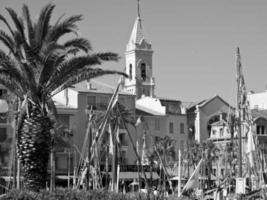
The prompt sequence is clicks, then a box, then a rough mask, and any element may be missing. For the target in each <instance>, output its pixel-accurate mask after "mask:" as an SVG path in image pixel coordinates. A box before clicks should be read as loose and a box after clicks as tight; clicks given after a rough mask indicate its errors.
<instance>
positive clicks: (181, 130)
mask: <svg viewBox="0 0 267 200" xmlns="http://www.w3.org/2000/svg"><path fill="white" fill-rule="evenodd" d="M180 133H181V134H183V133H184V123H180Z"/></svg>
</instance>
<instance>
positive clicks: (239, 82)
mask: <svg viewBox="0 0 267 200" xmlns="http://www.w3.org/2000/svg"><path fill="white" fill-rule="evenodd" d="M241 67H242V66H241V57H240V51H239V47H237V49H236V69H237V133H238V144H239V145H238V146H239V149H238V150H239V153H238V155H239V156H238V158H239V159H238V169H239V170H238V176H239V177H242V133H241V117H242V116H241V114H242V112H241V101H242V99H241V96H242V87H243V84H244V83H243V77H242V74H241Z"/></svg>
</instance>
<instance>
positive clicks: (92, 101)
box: [87, 96, 96, 109]
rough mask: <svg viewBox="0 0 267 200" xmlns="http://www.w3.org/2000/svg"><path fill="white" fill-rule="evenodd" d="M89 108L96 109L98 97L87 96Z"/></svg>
mask: <svg viewBox="0 0 267 200" xmlns="http://www.w3.org/2000/svg"><path fill="white" fill-rule="evenodd" d="M87 106H88V107H89V109H90V108H91V107H93V109H95V108H96V96H87Z"/></svg>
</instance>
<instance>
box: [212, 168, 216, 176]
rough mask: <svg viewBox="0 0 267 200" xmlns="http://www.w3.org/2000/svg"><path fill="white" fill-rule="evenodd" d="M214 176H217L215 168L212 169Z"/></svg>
mask: <svg viewBox="0 0 267 200" xmlns="http://www.w3.org/2000/svg"><path fill="white" fill-rule="evenodd" d="M212 174H213V175H214V176H216V169H215V168H213V169H212Z"/></svg>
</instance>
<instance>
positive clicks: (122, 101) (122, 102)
mask: <svg viewBox="0 0 267 200" xmlns="http://www.w3.org/2000/svg"><path fill="white" fill-rule="evenodd" d="M125 98H126V97H119V102H120V103H121V104H122V105H125Z"/></svg>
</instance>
